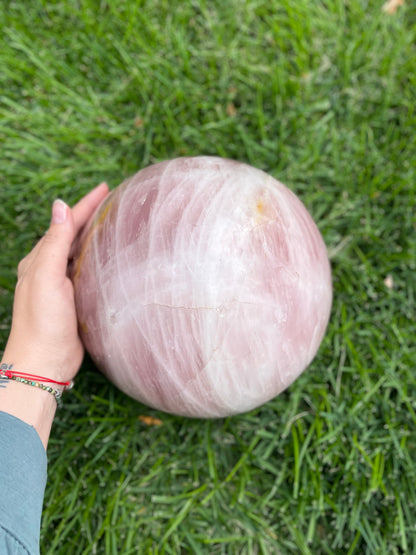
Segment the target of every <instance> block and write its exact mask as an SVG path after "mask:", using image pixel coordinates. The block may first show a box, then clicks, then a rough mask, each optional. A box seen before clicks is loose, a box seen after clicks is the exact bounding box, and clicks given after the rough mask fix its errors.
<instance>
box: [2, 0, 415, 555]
mask: <svg viewBox="0 0 416 555" xmlns="http://www.w3.org/2000/svg"><path fill="white" fill-rule="evenodd" d="M382 7H383V2H377V1H364V0H361V1H358V0H350V1H347V0H345V1H341V0H339V1H338V0H317V1H312V0H281V1H278V0H246V1H244V0H205V1H204V0H195V1H190V0H183V1H180V0H170V1H169V2H168V1H165V0H153V1H135V0H129V1H123V0H118V1H116V0H101V1H98V0H85V1H81V0H79V1H76V0H67V1H56V0H51V1H46V0H44V1H41V0H25V1H14V2H12V1H10V2H9V1H7V2H6V1H3V2H1V4H0V25H1V38H0V240H1V252H0V322H1V323H0V334H1V336H0V339H1V343H2V344H4V343H5V341H6V339H7V334H8V329H9V326H10V314H11V308H12V299H13V289H14V284H15V275H16V271H15V268H16V266H17V263H18V261H19V260H20V259H21V258H22V257H23V255H24V254H26V253H27V252H28V251H29V250H30V249H31V247H32V245H33V244H34V243H35V241H36V240H37V238H39V237H40V236H41V235H42V234H43V232H44V230H45V228H47V226H48V222H49V217H50V206H51V203H52V201H53V199H55V198H56V197H62V198H64V199H65V200H66V201H67V202H69V203H71V204H72V203H74V202H76V201H77V200H78V199H79V198H80V197H81V196H82V195H83V194H85V193H86V192H87V191H88V190H90V189H91V188H92V187H93V186H94V185H96V184H98V183H99V182H101V181H102V180H106V181H107V182H108V183H109V184H110V186H111V187H115V186H116V185H117V184H119V183H120V182H121V181H122V180H123V179H124V178H125V177H127V176H129V175H131V174H132V173H134V172H136V171H137V170H138V169H140V168H142V167H144V166H146V165H149V164H151V163H154V162H157V161H160V160H164V159H167V158H173V157H177V156H183V155H200V154H210V155H219V156H225V157H229V158H235V159H238V160H240V161H244V162H248V163H250V164H252V165H254V166H256V167H259V168H261V169H263V170H265V171H267V172H269V173H271V174H272V175H273V176H275V177H277V178H278V179H280V180H281V181H283V182H284V183H286V184H287V185H288V186H289V187H290V188H291V189H292V190H293V191H295V192H296V193H297V194H298V195H299V196H300V198H301V199H302V201H303V202H304V203H305V205H306V206H307V207H308V209H309V210H310V212H311V214H312V215H313V217H314V219H315V221H316V222H317V224H318V226H319V228H320V230H321V232H322V234H323V237H324V239H325V241H326V244H327V246H328V251H329V254H330V258H331V263H332V267H333V282H334V303H333V310H332V316H331V321H330V325H329V327H328V332H327V335H326V337H325V340H324V342H323V344H322V347H321V349H320V351H319V354H318V356H317V357H316V359H315V361H314V362H313V363H312V365H311V366H310V368H309V370H308V371H307V372H306V373H305V374H303V376H302V377H301V378H300V379H299V380H298V381H297V382H296V383H295V384H293V385H292V386H291V387H290V388H289V389H288V390H287V391H286V392H285V393H283V394H282V395H281V396H280V397H278V398H277V399H275V400H273V401H271V402H269V403H267V404H266V405H265V406H263V407H261V408H259V409H257V410H255V411H252V412H251V413H249V414H245V415H241V416H237V417H233V418H227V419H221V420H216V421H193V420H186V419H184V418H178V417H174V416H170V415H165V414H163V413H158V412H157V411H154V410H151V409H148V408H146V407H144V406H142V405H139V404H137V403H135V402H134V401H132V400H130V399H128V398H127V397H125V396H124V395H123V394H121V393H120V392H118V391H117V390H116V389H115V388H114V387H113V386H112V385H111V384H109V383H108V382H107V381H106V380H105V379H104V378H103V377H102V376H101V375H100V374H98V373H97V372H95V370H94V368H93V367H92V364H91V363H90V362H89V361H88V360H86V362H85V364H84V366H83V370H82V372H81V373H80V375H79V377H78V379H77V383H76V387H75V390H74V391H73V392H72V393H70V394H68V395H67V396H66V397H65V403H64V407H63V408H62V409H60V410H59V411H58V413H57V417H56V421H55V424H54V427H53V431H52V437H51V441H50V446H49V450H48V457H49V481H48V486H47V490H46V495H45V504H44V515H43V525H42V545H41V552H42V554H49V555H52V554H53V555H58V554H67V553H70V554H71V555H76V554H89V553H97V554H121V555H128V554H133V553H134V554H136V553H149V554H150V553H152V554H153V553H154V554H162V553H172V554H188V553H189V554H191V553H192V554H194V553H195V554H198V553H202V554H205V553H208V554H211V553H212V554H217V553H239V554H240V553H241V554H256V553H263V554H278V553H281V554H291V553H294V554H296V553H302V554H308V553H311V554H320V553H349V554H352V553H357V554H363V553H388V554H400V553H415V552H416V509H415V504H416V492H415V483H416V469H415V467H416V463H415V461H416V437H415V436H416V431H415V428H416V364H415V363H416V356H415V337H416V329H415V281H416V277H415V276H416V274H415V270H416V262H415V253H416V239H415V237H416V224H415V212H416V201H415V186H416V133H415V125H416V113H415V110H416V47H415V39H416V6H415V2H406V3H405V5H404V6H399V7H398V8H397V10H395V11H394V10H393V13H388V12H386V11H385V10H383V9H382ZM141 415H151V416H153V417H155V418H159V419H160V420H161V421H162V425H160V426H156V425H149V424H146V423H145V422H143V421H142V420H141V419H140V418H139V417H140V416H141ZM23 479H24V477H23Z"/></svg>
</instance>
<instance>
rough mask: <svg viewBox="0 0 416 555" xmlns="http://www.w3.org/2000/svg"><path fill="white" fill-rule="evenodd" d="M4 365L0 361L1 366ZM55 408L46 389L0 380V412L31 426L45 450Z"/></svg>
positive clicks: (52, 399)
mask: <svg viewBox="0 0 416 555" xmlns="http://www.w3.org/2000/svg"><path fill="white" fill-rule="evenodd" d="M5 364H6V363H5V362H3V361H2V364H1V365H3V366H4V365H5ZM1 365H0V367H1ZM8 366H9V365H8ZM45 385H46V384H45ZM56 407H57V400H56V397H55V396H54V395H52V394H51V392H49V391H48V390H46V389H43V388H41V387H35V386H32V385H29V384H26V383H24V382H19V381H16V380H12V379H8V378H3V379H1V380H0V410H1V411H3V412H7V413H8V414H11V415H13V416H15V417H17V418H19V419H20V420H22V421H23V422H26V423H27V424H29V425H30V426H33V427H34V428H35V430H36V431H37V432H38V434H39V437H40V439H41V440H42V443H43V445H44V447H45V449H46V447H47V444H48V439H49V435H50V430H51V427H52V422H53V419H54V416H55V412H56Z"/></svg>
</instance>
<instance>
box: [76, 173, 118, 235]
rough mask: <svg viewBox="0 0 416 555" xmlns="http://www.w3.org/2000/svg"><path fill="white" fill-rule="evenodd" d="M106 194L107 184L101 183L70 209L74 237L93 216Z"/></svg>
mask: <svg viewBox="0 0 416 555" xmlns="http://www.w3.org/2000/svg"><path fill="white" fill-rule="evenodd" d="M108 193H109V188H108V185H107V183H101V184H100V185H98V186H97V187H95V189H93V190H92V191H90V192H89V193H88V194H87V195H85V197H83V198H82V199H81V200H80V201H79V202H77V203H76V204H75V205H74V207H73V208H72V215H73V218H74V225H75V235H77V233H78V232H79V230H80V229H81V228H82V227H84V225H85V224H86V223H87V222H88V220H89V218H90V217H91V216H92V215H93V213H94V211H95V210H96V208H97V207H98V206H99V204H100V203H101V202H102V201H103V200H104V199H105V197H106V196H107V195H108Z"/></svg>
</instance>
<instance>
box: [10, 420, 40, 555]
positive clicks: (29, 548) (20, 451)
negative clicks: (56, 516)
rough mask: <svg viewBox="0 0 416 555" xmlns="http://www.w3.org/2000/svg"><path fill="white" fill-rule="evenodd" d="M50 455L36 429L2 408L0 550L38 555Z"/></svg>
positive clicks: (15, 553) (13, 553) (25, 554)
mask: <svg viewBox="0 0 416 555" xmlns="http://www.w3.org/2000/svg"><path fill="white" fill-rule="evenodd" d="M46 473H47V458H46V452H45V448H44V447H43V444H42V442H41V440H40V437H39V435H38V433H37V432H36V430H35V429H34V428H33V427H32V426H29V425H28V424H26V423H25V422H23V421H22V420H20V419H19V418H15V417H14V416H11V415H10V414H7V413H5V412H1V411H0V553H1V554H2V555H3V554H4V555H39V537H40V520H41V515H42V505H43V496H44V494H45V487H46Z"/></svg>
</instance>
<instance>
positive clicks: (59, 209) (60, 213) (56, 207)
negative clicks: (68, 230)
mask: <svg viewBox="0 0 416 555" xmlns="http://www.w3.org/2000/svg"><path fill="white" fill-rule="evenodd" d="M67 213H68V205H67V204H65V202H64V201H63V200H61V199H60V198H58V199H56V200H55V201H54V203H53V204H52V223H53V224H63V223H64V221H65V220H66V215H67Z"/></svg>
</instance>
